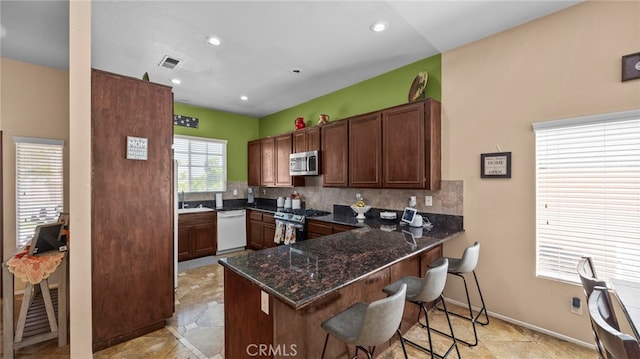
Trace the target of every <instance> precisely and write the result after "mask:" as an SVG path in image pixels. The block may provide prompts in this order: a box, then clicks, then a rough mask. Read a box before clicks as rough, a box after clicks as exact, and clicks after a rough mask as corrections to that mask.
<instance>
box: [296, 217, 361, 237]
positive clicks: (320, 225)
mask: <svg viewBox="0 0 640 359" xmlns="http://www.w3.org/2000/svg"><path fill="white" fill-rule="evenodd" d="M355 228H357V227H354V226H348V225H345V224H336V223H329V222H323V221H317V220H314V219H307V238H309V239H312V238H318V237H324V236H328V235H330V234H334V233H340V232H345V231H350V230H352V229H355Z"/></svg>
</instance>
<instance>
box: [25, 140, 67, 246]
mask: <svg viewBox="0 0 640 359" xmlns="http://www.w3.org/2000/svg"><path fill="white" fill-rule="evenodd" d="M13 141H14V143H15V161H16V164H15V166H16V167H15V170H16V171H15V219H16V231H15V243H16V248H22V247H24V246H25V245H28V244H29V243H31V239H32V237H33V235H34V233H35V229H36V226H37V225H39V224H43V223H53V222H56V221H57V220H58V217H59V215H60V213H61V212H64V195H65V192H64V181H65V179H64V165H65V164H64V146H65V141H64V140H58V139H50V138H36V137H21V136H13ZM21 146H31V148H23V149H21V148H20V147H21ZM46 147H48V149H46ZM52 148H55V152H54V153H51V152H50V151H51V149H52ZM29 150H31V151H36V150H39V151H42V153H46V154H48V155H52V156H51V157H47V158H48V160H47V161H46V162H50V161H55V163H53V170H54V171H53V172H52V173H54V175H53V176H47V177H44V178H47V179H48V181H53V182H52V183H53V186H52V183H48V184H46V185H47V186H52V187H55V188H54V190H55V191H54V192H53V193H54V199H52V200H50V201H46V202H44V203H41V204H37V205H35V207H40V211H39V212H38V213H35V212H34V211H33V210H29V208H28V207H29V205H31V206H33V205H34V202H37V198H36V199H35V200H34V198H33V197H31V198H27V197H25V196H21V195H20V193H23V192H24V190H25V189H27V188H25V187H26V186H28V184H27V183H22V182H23V181H24V180H28V179H29V178H30V177H28V176H25V175H24V174H25V173H27V172H28V168H23V169H21V168H20V166H21V163H22V161H23V159H21V158H20V156H21V152H23V151H29ZM43 157H44V156H41V157H40V158H43ZM25 171H26V172H25ZM23 177H24V178H23ZM35 178H37V179H38V180H41V179H42V178H43V176H41V175H36V176H34V177H32V180H33V179H35ZM56 182H57V183H56ZM31 185H34V184H33V183H31ZM40 185H41V184H40ZM34 191H35V190H34ZM36 197H37V195H36ZM25 206H26V208H22V207H25ZM52 206H54V207H52ZM43 209H44V213H43V212H42V210H43ZM43 216H44V217H43ZM23 222H33V223H27V224H24V223H23Z"/></svg>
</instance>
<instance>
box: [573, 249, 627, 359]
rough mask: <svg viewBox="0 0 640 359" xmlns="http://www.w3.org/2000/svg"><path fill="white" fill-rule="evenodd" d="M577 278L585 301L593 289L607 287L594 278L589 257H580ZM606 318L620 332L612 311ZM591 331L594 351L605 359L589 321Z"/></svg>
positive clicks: (594, 271)
mask: <svg viewBox="0 0 640 359" xmlns="http://www.w3.org/2000/svg"><path fill="white" fill-rule="evenodd" d="M577 271H578V276H580V282H581V283H582V288H583V289H584V295H585V297H586V300H587V301H588V300H589V297H590V296H591V293H592V292H593V289H594V288H595V287H604V288H606V287H607V284H606V283H605V282H604V281H601V280H599V279H598V278H597V277H596V270H595V267H594V266H593V261H592V260H591V257H582V259H580V261H579V262H578V268H577ZM607 295H608V294H607ZM608 315H609V317H608V318H607V321H608V323H609V325H611V326H612V327H613V328H615V329H616V330H620V325H619V323H618V319H617V318H616V314H615V312H614V311H611V312H610V313H609V314H608ZM591 330H592V331H593V339H594V341H595V345H596V349H597V350H598V355H600V358H602V359H607V355H606V353H605V351H604V349H603V348H602V343H601V342H600V338H598V332H597V331H596V328H595V327H594V323H593V321H591Z"/></svg>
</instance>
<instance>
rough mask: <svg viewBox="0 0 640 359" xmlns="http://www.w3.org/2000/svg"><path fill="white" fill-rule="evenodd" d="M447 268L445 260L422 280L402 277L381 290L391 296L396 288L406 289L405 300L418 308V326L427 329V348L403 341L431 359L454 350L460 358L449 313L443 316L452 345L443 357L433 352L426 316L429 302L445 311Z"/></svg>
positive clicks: (409, 341) (429, 271)
mask: <svg viewBox="0 0 640 359" xmlns="http://www.w3.org/2000/svg"><path fill="white" fill-rule="evenodd" d="M448 266H449V262H448V261H447V260H446V259H445V260H443V261H442V263H441V264H440V265H439V266H437V267H435V268H431V269H429V270H428V271H427V273H426V274H425V276H424V278H417V277H412V276H407V277H403V278H401V279H400V280H398V281H396V282H393V283H391V284H389V285H388V286H387V287H385V288H384V289H382V290H383V291H384V292H385V293H387V294H391V293H396V292H397V291H398V288H400V287H401V286H406V287H407V295H406V298H405V299H406V300H407V301H409V302H411V303H413V304H416V305H417V306H419V307H420V309H419V312H418V324H419V325H420V326H421V327H423V328H426V329H427V336H428V338H429V348H425V347H424V346H422V345H420V344H418V343H416V342H413V341H411V340H409V339H404V341H406V342H407V343H409V344H411V345H413V346H415V347H416V348H418V349H421V350H423V351H425V352H427V353H430V354H431V358H432V359H433V358H434V357H438V358H446V357H447V356H448V355H449V353H451V350H453V349H454V348H455V349H456V353H457V354H458V358H460V351H459V350H458V344H457V343H456V339H455V335H454V334H453V327H452V326H451V320H450V319H449V312H447V311H446V310H445V316H446V317H447V323H449V330H450V331H451V335H447V337H449V338H451V339H452V341H453V343H452V344H451V346H449V348H448V349H447V351H446V352H445V353H444V355H440V354H436V353H434V351H433V342H432V340H431V327H430V326H429V315H428V314H427V304H428V303H430V302H436V303H437V302H438V301H441V302H442V305H443V306H444V307H445V309H446V304H445V302H444V298H443V297H442V291H443V290H444V285H445V282H446V280H447V268H448ZM422 313H424V321H425V324H422V323H420V315H421V314H422Z"/></svg>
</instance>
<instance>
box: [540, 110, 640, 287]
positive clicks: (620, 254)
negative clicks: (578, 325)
mask: <svg viewBox="0 0 640 359" xmlns="http://www.w3.org/2000/svg"><path fill="white" fill-rule="evenodd" d="M534 130H535V132H536V275H538V276H541V277H547V278H552V279H558V280H563V281H569V282H576V283H577V282H579V278H578V276H577V272H576V265H577V263H578V260H579V259H580V257H582V256H590V257H592V258H593V260H594V265H595V267H596V272H597V275H598V277H599V278H600V279H603V280H609V278H612V277H616V278H623V279H628V280H633V281H636V282H637V281H640V261H639V258H640V111H628V112H624V113H614V114H607V115H598V116H590V117H585V118H579V119H571V120H563V121H553V122H549V123H537V124H534Z"/></svg>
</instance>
